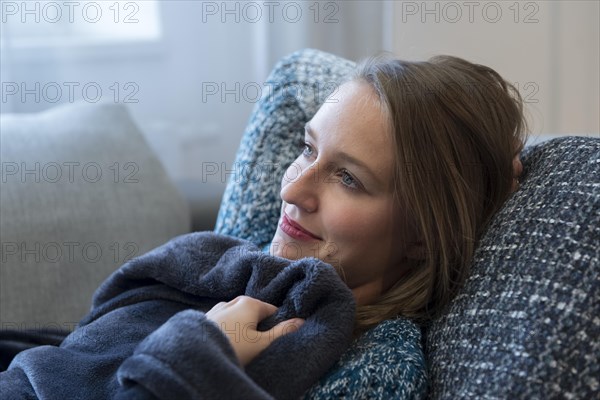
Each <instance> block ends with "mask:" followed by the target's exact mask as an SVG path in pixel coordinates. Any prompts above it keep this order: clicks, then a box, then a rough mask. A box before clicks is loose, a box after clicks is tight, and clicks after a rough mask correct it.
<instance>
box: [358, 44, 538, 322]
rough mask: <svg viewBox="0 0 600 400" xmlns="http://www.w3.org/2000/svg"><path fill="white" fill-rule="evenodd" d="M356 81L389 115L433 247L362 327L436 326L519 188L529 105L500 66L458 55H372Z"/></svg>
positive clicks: (362, 316)
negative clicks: (517, 160) (387, 323)
mask: <svg viewBox="0 0 600 400" xmlns="http://www.w3.org/2000/svg"><path fill="white" fill-rule="evenodd" d="M351 79H352V80H358V81H363V82H366V83H367V84H369V85H370V86H371V87H372V88H373V89H374V91H375V92H376V93H377V95H378V97H379V100H380V102H381V104H382V106H383V108H384V109H385V113H386V114H387V116H388V118H389V119H390V123H391V125H390V126H392V130H393V135H392V136H393V143H394V149H395V164H396V165H395V168H394V188H395V190H394V192H395V197H396V198H395V200H396V201H397V202H398V204H399V205H400V206H401V207H404V208H405V209H407V210H410V212H411V213H412V215H413V222H414V223H415V226H416V227H417V231H418V232H419V235H420V242H421V243H422V245H423V246H422V247H423V249H424V254H423V255H422V256H423V258H422V261H421V262H419V263H418V264H416V265H413V266H410V267H408V270H407V271H406V273H405V274H404V275H403V276H402V278H401V279H400V280H399V281H398V282H397V283H396V284H395V285H394V286H393V287H392V288H391V289H389V290H388V291H386V292H385V293H383V294H382V295H381V296H380V297H379V299H378V300H377V301H376V302H374V303H372V304H369V305H365V306H361V307H359V308H358V309H357V316H356V327H357V330H358V331H362V330H364V329H367V328H369V327H371V326H374V325H375V324H377V323H379V322H381V321H383V320H385V319H388V318H392V317H394V316H397V315H402V316H404V317H407V318H410V319H411V320H413V321H415V322H417V323H419V324H427V323H428V322H430V321H431V320H432V319H433V318H435V317H436V316H438V315H439V314H440V312H441V311H442V310H443V309H444V307H446V306H447V305H448V303H449V302H450V300H451V299H452V298H453V297H454V296H455V295H456V294H457V292H458V290H459V289H460V287H461V286H462V284H463V283H464V281H465V279H466V278H467V276H468V273H469V265H470V264H471V261H472V258H473V254H474V252H475V249H476V246H477V242H478V239H479V237H480V236H481V234H482V233H483V231H484V230H485V228H486V226H487V224H488V223H489V221H490V219H491V218H492V216H493V215H494V213H495V212H497V211H498V209H499V208H500V207H501V206H502V204H503V203H504V202H505V200H506V199H507V197H508V195H509V194H510V192H511V185H512V181H513V166H512V165H513V164H512V161H513V158H514V156H515V155H516V154H517V153H518V152H519V151H520V150H521V149H522V147H523V143H524V141H525V139H526V130H527V124H526V120H525V118H524V114H523V101H522V99H521V96H520V95H519V92H518V90H517V89H516V88H515V87H514V86H513V85H511V84H510V83H509V82H507V81H505V80H504V79H503V78H502V77H501V76H500V75H499V74H498V73H497V72H496V71H494V70H493V69H491V68H489V67H486V66H483V65H478V64H473V63H471V62H468V61H466V60H463V59H461V58H457V57H452V56H436V57H433V58H431V59H429V60H428V61H426V62H411V61H402V60H397V59H390V58H387V57H374V58H369V59H367V60H365V61H363V62H362V63H361V64H359V65H358V66H357V69H356V72H355V74H354V75H353V76H352V78H351Z"/></svg>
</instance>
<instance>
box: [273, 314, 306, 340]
mask: <svg viewBox="0 0 600 400" xmlns="http://www.w3.org/2000/svg"><path fill="white" fill-rule="evenodd" d="M303 324H304V320H303V319H302V318H292V319H288V320H286V321H282V322H280V323H278V324H277V325H275V326H274V327H272V328H271V329H269V331H267V332H266V333H268V335H267V337H268V338H269V342H272V341H274V340H275V339H278V338H280V337H282V336H284V335H287V334H288V333H292V332H296V331H297V330H298V329H300V327H301V326H302V325H303Z"/></svg>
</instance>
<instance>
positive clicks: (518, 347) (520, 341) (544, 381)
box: [426, 137, 600, 399]
mask: <svg viewBox="0 0 600 400" xmlns="http://www.w3.org/2000/svg"><path fill="white" fill-rule="evenodd" d="M523 165H524V175H523V177H522V186H521V189H520V190H519V191H517V192H516V193H514V194H513V196H512V197H511V198H510V199H509V200H508V201H507V203H506V204H505V205H504V207H503V208H502V210H500V212H499V213H498V214H497V215H496V216H495V218H494V220H493V221H492V224H491V225H490V227H489V229H488V230H487V233H486V234H485V235H484V236H483V238H482V239H481V242H480V244H479V247H478V249H477V252H476V254H475V260H474V263H473V265H472V270H471V276H470V278H469V279H468V281H467V283H466V285H465V286H464V288H463V290H462V291H461V293H460V294H459V296H458V297H457V298H456V299H455V301H454V302H453V303H452V304H451V305H450V307H449V309H448V311H447V313H445V315H444V316H443V317H442V318H440V319H439V320H437V321H435V323H434V324H433V325H432V327H431V328H430V329H429V330H428V332H427V335H426V339H427V347H426V348H427V359H428V364H429V365H430V367H431V369H430V379H431V389H432V390H431V398H433V399H458V398H460V399H464V398H472V399H557V398H564V399H591V398H596V399H597V398H599V396H600V386H599V380H600V360H599V355H600V344H599V342H598V340H599V338H600V298H599V296H600V290H599V289H600V139H595V138H577V137H569V138H561V139H554V140H552V141H550V142H547V143H542V144H541V145H538V146H535V147H533V148H528V149H526V151H525V152H524V154H523Z"/></svg>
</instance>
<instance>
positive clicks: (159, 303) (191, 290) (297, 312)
mask: <svg viewBox="0 0 600 400" xmlns="http://www.w3.org/2000/svg"><path fill="white" fill-rule="evenodd" d="M238 295H248V296H251V297H254V298H257V299H259V300H262V301H265V302H268V303H271V304H274V305H275V306H277V307H279V309H278V311H277V313H276V314H275V315H273V316H272V317H269V318H268V319H267V320H264V321H263V322H262V323H261V324H259V330H266V329H268V328H270V327H272V326H274V325H275V324H277V323H278V322H280V321H283V320H286V319H288V318H292V317H300V318H304V319H305V320H306V322H305V323H304V325H302V327H301V328H300V329H299V330H298V331H296V332H293V333H289V334H287V335H285V336H283V337H281V338H279V339H277V340H276V341H275V342H273V343H272V344H271V345H270V346H269V347H268V348H267V349H266V350H265V351H263V352H262V353H261V354H260V355H259V356H258V357H257V358H255V359H254V360H253V361H252V362H251V363H250V364H249V365H247V366H246V368H243V367H242V366H240V364H239V363H238V361H237V358H236V356H235V354H234V351H233V348H232V347H231V345H230V343H229V341H228V339H227V337H226V336H225V335H224V334H223V333H222V332H221V330H220V329H219V328H218V327H217V325H216V324H215V323H213V322H212V321H209V320H207V319H206V316H205V314H204V312H205V311H207V310H209V309H210V308H211V307H212V306H213V305H215V304H216V303H218V302H220V301H228V300H231V299H233V298H235V297H236V296H238ZM354 310H355V304H354V299H353V297H352V293H351V291H350V290H349V289H348V288H347V287H346V285H345V284H344V283H343V282H342V281H341V280H340V279H339V277H338V275H337V273H336V272H335V270H334V269H333V267H331V266H330V265H328V264H325V263H323V262H321V261H319V260H317V259H314V258H304V259H301V260H298V261H289V260H286V259H282V258H278V257H272V256H270V255H268V254H265V253H263V252H261V251H260V250H259V249H258V248H256V247H255V246H254V245H252V244H250V243H249V242H245V241H242V240H239V239H235V238H232V237H228V236H223V235H217V234H214V233H210V232H203V233H193V234H188V235H183V236H180V237H177V238H175V239H173V240H171V241H170V242H168V243H166V244H165V245H163V246H161V247H158V248H157V249H155V250H153V251H151V252H149V253H147V254H145V255H143V256H141V257H138V258H136V259H133V260H131V261H129V262H128V263H126V264H125V265H123V266H122V267H121V268H120V269H119V270H117V271H116V272H115V273H114V274H112V275H111V276H110V277H109V278H108V279H107V280H106V281H105V282H104V283H103V284H102V285H101V286H100V288H99V289H98V291H97V292H96V294H95V295H94V300H93V306H92V310H91V312H90V313H89V315H88V316H87V317H86V318H85V319H83V320H82V321H81V322H80V324H79V326H78V328H77V329H76V330H74V331H73V332H72V333H71V334H70V335H69V336H68V337H67V338H66V339H65V340H64V341H63V342H62V343H61V345H60V346H41V347H36V348H33V349H30V350H26V351H23V352H21V353H19V354H18V355H17V357H16V358H15V359H14V360H13V362H12V363H11V365H10V367H9V369H8V370H7V371H6V372H3V373H1V374H0V393H1V394H2V398H3V399H16V398H19V399H20V398H41V399H76V398H85V399H108V398H131V399H133V398H135V399H146V398H149V399H154V398H158V399H217V398H218V399H224V398H236V399H266V398H281V399H291V398H297V397H299V396H301V395H302V394H303V393H304V392H305V391H306V390H307V389H308V388H309V387H310V386H311V385H312V384H314V383H315V382H316V381H317V380H318V378H319V377H320V376H321V375H322V374H324V373H325V372H326V371H327V370H328V369H329V368H330V367H331V366H332V365H333V364H334V363H335V361H336V360H337V359H338V358H339V356H340V355H341V354H342V353H343V351H344V350H345V349H346V348H347V346H348V345H349V344H350V341H351V332H352V326H353V319H354ZM239 334H240V335H241V334H243V327H241V328H240V331H239Z"/></svg>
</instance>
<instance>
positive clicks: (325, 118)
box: [310, 81, 394, 182]
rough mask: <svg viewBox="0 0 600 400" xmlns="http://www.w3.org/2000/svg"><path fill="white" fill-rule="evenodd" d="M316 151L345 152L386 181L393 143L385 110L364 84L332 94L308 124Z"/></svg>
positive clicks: (357, 83)
mask: <svg viewBox="0 0 600 400" xmlns="http://www.w3.org/2000/svg"><path fill="white" fill-rule="evenodd" d="M310 126H311V129H312V130H313V131H314V132H315V136H316V137H317V138H318V141H319V143H318V145H319V151H320V153H322V152H332V151H335V150H337V151H339V152H345V153H348V154H349V155H351V156H352V157H354V158H356V159H358V160H360V161H362V162H363V163H364V164H366V165H367V166H368V167H369V169H371V171H373V172H374V173H375V174H377V175H378V176H379V177H380V178H381V179H380V180H381V181H382V182H390V181H391V174H392V170H393V160H394V151H393V147H392V146H393V141H392V138H391V124H390V122H389V117H388V114H387V110H386V109H385V107H384V106H382V104H381V102H380V100H379V98H378V97H377V94H376V93H375V91H374V89H372V88H371V87H370V86H369V85H368V84H367V83H365V82H360V81H351V82H348V83H345V84H343V85H342V86H340V87H339V88H338V90H337V91H336V92H334V93H333V94H332V95H331V96H330V97H329V98H328V99H327V100H326V102H325V103H324V104H323V106H322V107H321V108H320V109H319V111H318V112H317V114H315V116H314V117H313V119H312V120H311V121H310Z"/></svg>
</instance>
